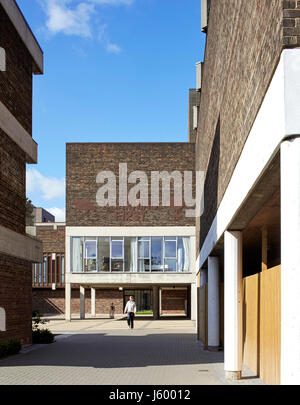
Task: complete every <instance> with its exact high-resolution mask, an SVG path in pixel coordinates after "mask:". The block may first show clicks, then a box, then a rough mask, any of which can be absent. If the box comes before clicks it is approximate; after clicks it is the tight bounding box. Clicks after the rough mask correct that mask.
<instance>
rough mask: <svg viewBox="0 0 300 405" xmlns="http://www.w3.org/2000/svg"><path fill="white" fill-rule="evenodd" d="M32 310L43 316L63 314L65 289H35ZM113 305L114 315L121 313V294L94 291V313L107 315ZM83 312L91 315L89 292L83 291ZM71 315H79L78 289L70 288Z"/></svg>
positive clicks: (115, 291) (116, 291) (117, 292)
mask: <svg viewBox="0 0 300 405" xmlns="http://www.w3.org/2000/svg"><path fill="white" fill-rule="evenodd" d="M32 300H33V303H32V305H33V309H39V310H40V311H41V312H42V313H44V314H64V313H65V289H62V288H61V289H57V290H54V291H53V290H51V289H48V288H35V289H33V292H32ZM112 302H113V303H114V306H115V308H116V310H115V313H116V314H122V313H123V292H122V291H119V290H113V289H111V290H109V289H105V290H101V289H96V313H98V314H108V313H109V310H110V305H111V303H112ZM85 312H86V313H87V314H90V313H91V290H90V289H89V288H87V289H86V290H85ZM71 313H73V314H79V313H80V296H79V288H72V295H71Z"/></svg>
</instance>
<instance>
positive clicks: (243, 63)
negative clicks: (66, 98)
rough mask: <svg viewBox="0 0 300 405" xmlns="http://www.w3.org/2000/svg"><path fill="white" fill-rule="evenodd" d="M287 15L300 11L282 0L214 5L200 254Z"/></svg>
mask: <svg viewBox="0 0 300 405" xmlns="http://www.w3.org/2000/svg"><path fill="white" fill-rule="evenodd" d="M287 3H295V5H296V2H285V4H284V5H285V7H287V6H289V7H291V6H293V5H292V4H289V5H288V4H287ZM298 3H299V2H297V6H298ZM284 13H285V14H284ZM283 15H285V16H286V17H287V16H288V15H289V16H291V15H294V16H295V18H296V16H297V15H298V10H297V9H292V10H288V9H285V10H284V11H283V1H281V0H251V1H240V0H226V1H225V0H221V1H220V0H212V1H211V8H210V15H209V24H208V34H207V43H206V53H205V63H204V72H203V83H202V93H201V106H200V119H199V125H198V134H197V143H196V168H197V170H203V171H205V172H207V176H206V183H205V201H204V205H205V206H204V209H205V211H204V215H202V217H201V221H198V222H197V229H198V232H197V236H198V241H197V250H198V252H197V253H199V249H200V246H202V243H203V242H204V240H205V237H206V235H207V232H208V231H209V228H210V226H211V223H212V219H213V218H214V217H215V215H216V212H217V208H218V206H219V204H220V202H221V200H222V198H223V195H224V192H225V190H226V188H227V186H228V183H229V181H230V179H231V176H232V173H233V171H234V168H235V166H236V163H237V161H238V159H239V157H240V154H241V152H242V149H243V146H244V144H245V141H246V140H247V137H248V135H249V132H250V130H251V128H252V125H253V122H254V120H255V118H256V115H257V113H258V111H259V108H260V106H261V103H262V100H263V98H264V96H265V93H266V91H267V88H268V86H269V84H270V81H271V79H272V76H273V73H274V70H275V68H276V66H277V64H278V61H279V58H280V54H281V51H282V49H283V46H284V37H283V34H285V35H287V34H288V32H290V31H286V30H285V31H284V30H283ZM295 21H296V22H295V24H298V23H299V21H298V20H295ZM286 23H287V22H286ZM293 32H296V31H293ZM200 222H201V224H200ZM199 227H200V229H201V235H200V230H199Z"/></svg>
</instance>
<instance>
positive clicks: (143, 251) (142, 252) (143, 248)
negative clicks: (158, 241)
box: [138, 240, 149, 259]
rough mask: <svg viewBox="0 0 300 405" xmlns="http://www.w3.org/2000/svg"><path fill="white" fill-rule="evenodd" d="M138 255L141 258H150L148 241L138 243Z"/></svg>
mask: <svg viewBox="0 0 300 405" xmlns="http://www.w3.org/2000/svg"><path fill="white" fill-rule="evenodd" d="M138 253H139V257H140V258H141V259H142V258H149V242H148V241H140V240H139V242H138Z"/></svg>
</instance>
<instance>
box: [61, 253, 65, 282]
mask: <svg viewBox="0 0 300 405" xmlns="http://www.w3.org/2000/svg"><path fill="white" fill-rule="evenodd" d="M61 282H62V283H64V282H65V256H61Z"/></svg>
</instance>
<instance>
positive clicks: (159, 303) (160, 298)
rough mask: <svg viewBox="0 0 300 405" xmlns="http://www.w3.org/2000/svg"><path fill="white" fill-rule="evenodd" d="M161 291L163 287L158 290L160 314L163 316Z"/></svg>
mask: <svg viewBox="0 0 300 405" xmlns="http://www.w3.org/2000/svg"><path fill="white" fill-rule="evenodd" d="M161 292H162V290H161V288H159V291H158V293H159V316H161Z"/></svg>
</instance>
